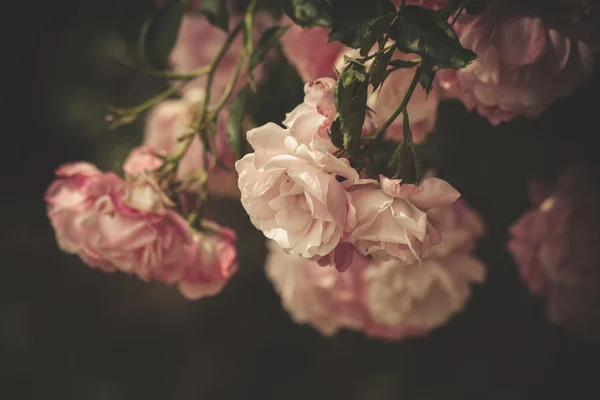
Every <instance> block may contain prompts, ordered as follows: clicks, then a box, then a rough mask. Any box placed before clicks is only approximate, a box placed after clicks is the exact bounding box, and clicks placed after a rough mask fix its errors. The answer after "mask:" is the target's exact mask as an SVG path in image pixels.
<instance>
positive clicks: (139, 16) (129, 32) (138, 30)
mask: <svg viewBox="0 0 600 400" xmlns="http://www.w3.org/2000/svg"><path fill="white" fill-rule="evenodd" d="M156 9H157V6H156V3H155V2H154V1H152V0H137V1H133V2H130V3H127V5H126V6H125V8H124V9H123V12H122V14H121V16H120V18H119V23H118V26H117V29H118V30H119V34H120V35H121V37H122V38H123V41H124V42H125V45H126V47H127V50H128V51H129V52H130V53H136V52H138V55H139V51H140V50H141V41H142V37H143V33H144V28H145V27H146V25H147V24H148V22H149V21H150V18H152V15H153V14H154V13H155V12H156Z"/></svg>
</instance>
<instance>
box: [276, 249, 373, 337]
mask: <svg viewBox="0 0 600 400" xmlns="http://www.w3.org/2000/svg"><path fill="white" fill-rule="evenodd" d="M268 248H269V255H268V257H267V261H266V265H265V268H266V273H267V277H268V278H269V279H270V280H271V282H272V283H273V286H274V287H275V290H276V291H277V293H279V295H280V296H281V302H282V303H283V306H284V307H285V309H286V310H287V311H288V312H289V313H290V315H291V316H292V318H293V319H294V321H296V322H297V323H299V324H305V323H306V324H310V325H311V326H313V327H314V328H316V329H317V330H318V331H319V332H320V333H321V334H323V335H325V336H331V335H333V334H335V333H336V332H337V331H338V330H339V329H341V328H350V329H355V330H360V329H362V328H363V327H364V326H365V323H366V319H367V314H366V311H365V309H364V306H363V304H362V298H361V296H362V295H361V293H362V289H361V285H362V282H361V274H362V271H363V270H364V268H365V266H366V264H367V263H368V260H367V259H366V258H365V257H362V256H361V257H362V259H360V260H357V262H355V264H354V265H353V266H352V268H351V269H350V270H349V271H347V272H345V273H339V272H338V271H337V270H336V269H334V268H330V267H320V266H319V265H318V264H317V263H316V262H315V261H310V260H306V259H304V258H301V257H299V256H295V255H290V254H286V253H285V252H284V251H283V250H282V249H281V247H280V246H279V245H278V244H276V243H274V242H272V241H269V242H268Z"/></svg>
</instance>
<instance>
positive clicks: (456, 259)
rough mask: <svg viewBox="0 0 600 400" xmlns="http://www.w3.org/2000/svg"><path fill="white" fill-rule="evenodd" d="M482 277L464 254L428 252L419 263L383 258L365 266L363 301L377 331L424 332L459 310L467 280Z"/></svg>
mask: <svg viewBox="0 0 600 400" xmlns="http://www.w3.org/2000/svg"><path fill="white" fill-rule="evenodd" d="M484 277H485V269H484V267H483V265H482V264H481V263H480V262H479V261H477V260H476V259H474V258H473V257H471V256H470V255H469V254H468V253H456V254H452V255H450V256H447V257H445V258H442V259H440V258H435V257H431V258H428V259H426V260H424V261H423V264H422V265H419V264H418V263H413V264H410V265H405V264H400V263H398V262H397V261H393V260H392V261H386V262H383V263H380V264H379V265H377V266H374V267H370V268H367V269H366V270H365V274H364V280H365V305H366V308H367V310H368V311H369V313H370V315H371V317H372V318H373V321H374V322H375V323H377V324H378V325H380V327H379V329H378V330H377V331H376V332H378V333H379V334H380V335H381V336H386V337H388V338H394V337H395V336H396V335H397V334H395V333H394V332H395V331H399V335H400V336H403V335H404V334H405V331H406V330H409V331H414V332H419V333H425V332H428V331H430V330H432V329H435V328H437V327H439V326H442V325H444V324H445V323H446V322H447V321H448V320H449V319H450V318H451V317H452V316H453V315H454V314H455V313H456V312H458V311H460V310H462V308H463V307H464V305H465V303H466V301H467V299H468V298H469V295H470V286H471V283H473V282H482V281H483V279H484ZM382 328H386V329H387V332H385V331H383V329H382Z"/></svg>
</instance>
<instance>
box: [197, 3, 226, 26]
mask: <svg viewBox="0 0 600 400" xmlns="http://www.w3.org/2000/svg"><path fill="white" fill-rule="evenodd" d="M198 10H199V11H200V12H201V13H202V14H203V15H204V16H205V17H206V19H207V20H208V22H210V23H211V24H212V25H214V26H216V27H218V28H221V29H222V30H224V31H225V32H227V30H228V27H229V10H228V9H227V2H225V1H223V0H202V1H200V2H199V3H198Z"/></svg>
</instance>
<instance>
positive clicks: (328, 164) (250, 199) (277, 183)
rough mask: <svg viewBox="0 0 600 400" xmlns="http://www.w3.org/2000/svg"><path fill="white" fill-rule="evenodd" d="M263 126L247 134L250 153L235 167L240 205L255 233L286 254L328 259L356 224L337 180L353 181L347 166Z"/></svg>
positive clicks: (315, 146) (318, 146)
mask: <svg viewBox="0 0 600 400" xmlns="http://www.w3.org/2000/svg"><path fill="white" fill-rule="evenodd" d="M292 132H293V129H292V130H290V129H283V128H281V127H280V126H278V125H276V124H273V123H268V124H266V125H264V126H262V127H259V128H255V129H252V130H250V131H249V132H248V142H249V143H250V145H251V146H252V148H253V149H254V153H250V154H247V155H245V156H244V157H243V158H242V159H241V160H239V161H238V162H236V165H235V167H236V170H237V172H238V174H239V181H238V184H239V189H240V191H241V193H242V196H241V201H242V205H243V206H244V208H245V209H246V212H247V213H248V214H249V216H250V220H251V221H252V223H253V224H254V226H255V227H257V228H258V229H260V230H261V231H262V232H263V233H264V234H265V236H266V237H268V238H269V239H272V240H274V241H276V242H277V243H278V244H279V245H280V246H281V247H282V248H283V249H285V250H286V251H287V252H289V253H291V254H299V255H301V256H302V257H304V258H315V257H317V258H318V257H322V256H325V255H328V254H329V253H330V252H331V251H332V250H333V249H334V248H335V247H336V246H337V244H338V243H339V241H340V239H341V237H342V235H343V234H344V233H345V232H346V231H348V230H350V229H352V228H353V227H354V225H355V223H356V221H355V215H354V209H353V207H352V205H351V204H350V196H349V194H348V193H347V192H346V191H345V190H344V188H343V187H342V185H341V183H340V182H338V181H337V179H336V176H343V177H345V178H346V179H356V178H358V174H357V172H356V171H355V170H354V169H352V167H350V165H349V162H348V160H345V159H338V158H336V157H335V156H333V155H332V154H330V153H329V152H328V149H327V147H326V145H325V144H323V143H320V142H318V141H313V142H310V143H302V142H301V141H300V140H299V138H298V137H296V136H294V135H293V134H292Z"/></svg>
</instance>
